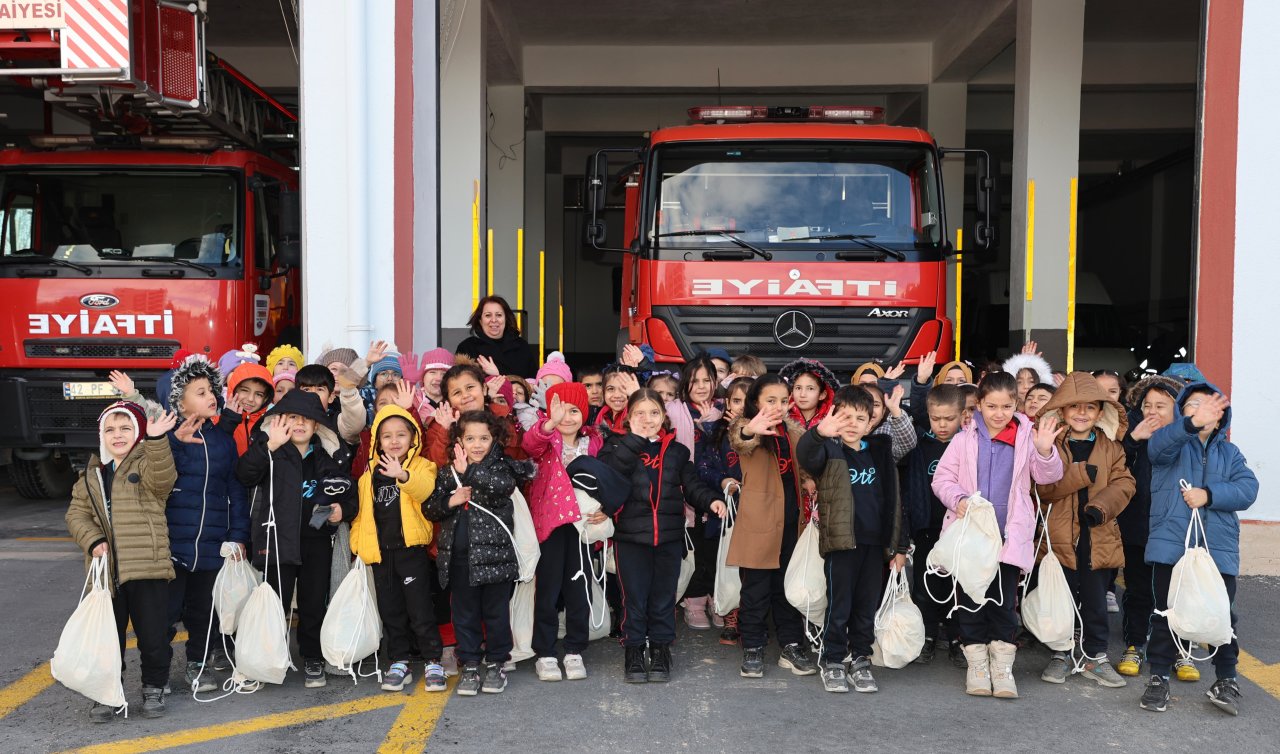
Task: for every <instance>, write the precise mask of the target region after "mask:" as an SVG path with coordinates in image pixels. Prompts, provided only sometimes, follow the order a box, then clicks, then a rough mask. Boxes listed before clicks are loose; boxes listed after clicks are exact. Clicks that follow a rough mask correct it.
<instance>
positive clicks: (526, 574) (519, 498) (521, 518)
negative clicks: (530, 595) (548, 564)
mask: <svg viewBox="0 0 1280 754" xmlns="http://www.w3.org/2000/svg"><path fill="white" fill-rule="evenodd" d="M511 517H512V520H513V522H514V523H515V527H514V528H515V533H514V535H513V539H514V540H515V546H516V558H517V560H518V561H519V562H520V579H519V580H520V581H532V580H533V575H534V573H536V572H537V570H538V558H539V557H540V556H541V555H542V549H541V548H539V547H538V532H537V531H536V530H535V529H534V528H533V516H532V515H531V514H530V513H529V503H528V501H526V500H525V499H524V495H522V494H520V490H519V488H517V489H516V490H515V491H514V492H512V493H511Z"/></svg>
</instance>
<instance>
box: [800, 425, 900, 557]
mask: <svg viewBox="0 0 1280 754" xmlns="http://www.w3.org/2000/svg"><path fill="white" fill-rule="evenodd" d="M864 439H865V441H866V443H867V450H868V451H869V452H870V453H871V458H872V459H873V460H874V462H875V469H876V474H877V475H878V476H879V478H880V490H881V492H882V493H883V495H884V499H883V500H881V504H882V507H881V509H880V520H881V521H892V522H893V525H892V526H891V527H890V530H889V531H886V532H883V535H882V536H883V537H884V539H883V541H882V542H881V544H882V545H883V546H884V555H885V559H886V560H887V559H889V558H891V557H893V556H894V555H896V554H899V553H905V552H907V550H909V549H911V538H910V536H908V535H909V532H908V528H909V527H908V526H907V525H906V517H905V515H904V512H903V507H902V496H901V493H900V491H899V489H898V467H897V464H896V463H895V462H894V460H893V444H892V440H890V439H889V438H888V437H886V436H884V435H868V436H867V437H866V438H864ZM796 458H797V460H798V462H799V464H800V467H801V468H802V469H804V470H805V471H806V472H808V473H809V474H810V475H811V476H813V478H815V479H817V480H818V521H817V524H816V526H817V527H818V551H819V552H820V553H821V554H822V555H823V557H825V556H826V555H827V553H829V552H835V551H838V550H852V549H854V548H855V547H857V538H856V536H855V532H854V510H853V508H854V499H853V489H852V488H851V487H850V486H849V462H848V461H847V460H845V457H844V451H843V450H842V449H841V447H840V440H839V438H826V437H823V436H822V435H820V434H818V430H817V428H814V429H811V430H809V431H808V432H805V433H804V435H803V436H802V437H801V438H800V441H799V442H798V443H796Z"/></svg>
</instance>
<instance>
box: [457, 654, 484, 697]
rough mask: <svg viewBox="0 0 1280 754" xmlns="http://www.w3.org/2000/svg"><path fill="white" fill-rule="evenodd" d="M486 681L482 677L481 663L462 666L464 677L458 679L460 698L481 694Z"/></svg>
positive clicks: (469, 663)
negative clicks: (481, 688) (482, 685)
mask: <svg viewBox="0 0 1280 754" xmlns="http://www.w3.org/2000/svg"><path fill="white" fill-rule="evenodd" d="M483 683H484V681H483V680H482V679H481V677H480V663H478V662H468V663H464V664H463V666H462V677H460V678H459V679H458V696H475V695H476V694H479V693H480V686H481V684H483Z"/></svg>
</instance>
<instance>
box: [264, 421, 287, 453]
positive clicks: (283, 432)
mask: <svg viewBox="0 0 1280 754" xmlns="http://www.w3.org/2000/svg"><path fill="white" fill-rule="evenodd" d="M262 428H263V429H264V430H266V433H267V450H278V449H279V448H280V447H281V446H282V445H284V444H285V443H287V442H289V435H291V434H293V422H291V421H289V420H288V419H287V418H285V417H283V416H280V415H278V414H277V415H276V416H273V417H271V418H269V419H267V420H266V422H264V423H263V426H262Z"/></svg>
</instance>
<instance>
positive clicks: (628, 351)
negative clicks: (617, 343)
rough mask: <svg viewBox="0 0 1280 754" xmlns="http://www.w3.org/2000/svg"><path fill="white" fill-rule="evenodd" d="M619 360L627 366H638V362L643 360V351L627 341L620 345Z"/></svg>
mask: <svg viewBox="0 0 1280 754" xmlns="http://www.w3.org/2000/svg"><path fill="white" fill-rule="evenodd" d="M619 361H621V362H622V363H623V364H625V365H627V366H629V367H638V366H640V362H642V361H644V351H641V350H640V348H639V346H636V345H633V344H631V343H628V344H626V345H625V346H623V347H622V356H621V358H620V359H619Z"/></svg>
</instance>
